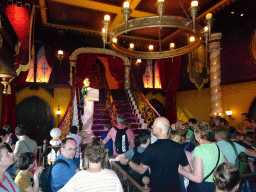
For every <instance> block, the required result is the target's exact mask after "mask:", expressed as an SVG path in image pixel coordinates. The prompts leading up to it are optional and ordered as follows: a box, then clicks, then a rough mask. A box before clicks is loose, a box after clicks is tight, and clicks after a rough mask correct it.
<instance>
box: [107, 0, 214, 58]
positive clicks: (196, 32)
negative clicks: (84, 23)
mask: <svg viewBox="0 0 256 192" xmlns="http://www.w3.org/2000/svg"><path fill="white" fill-rule="evenodd" d="M178 1H179V3H180V0H178ZM165 5H166V4H165V2H164V0H158V2H157V3H156V4H155V6H156V8H157V13H158V15H157V16H151V17H141V18H136V19H131V20H129V17H130V14H131V12H132V9H131V8H130V5H129V2H128V1H126V2H124V4H123V8H122V9H121V11H122V13H123V16H124V20H125V21H124V23H121V24H120V25H118V26H117V27H115V28H114V29H113V30H111V31H108V29H109V25H110V16H109V15H105V16H104V20H103V22H102V23H103V25H104V28H103V29H102V39H103V45H104V48H105V47H106V44H109V45H110V47H111V49H113V50H114V51H117V52H119V53H121V54H124V55H127V56H129V57H134V58H140V59H160V58H170V57H176V56H180V55H184V54H187V53H190V52H192V51H194V50H196V49H197V48H198V47H199V46H200V45H201V44H202V43H203V42H205V44H206V51H207V50H208V39H209V36H210V34H211V28H212V23H213V18H212V14H211V13H208V14H207V15H206V19H205V23H206V27H205V28H204V29H203V28H202V26H201V25H200V24H199V23H197V22H196V17H197V14H198V11H199V6H198V1H192V2H191V7H190V8H189V10H188V11H189V13H190V16H189V15H188V14H187V12H185V9H184V8H183V6H182V5H181V3H180V5H181V6H182V8H183V10H184V12H185V14H186V15H187V18H184V17H179V16H169V15H163V13H164V9H165ZM152 27H156V28H158V30H159V41H158V43H159V51H154V47H153V45H149V50H148V51H139V50H136V48H135V45H134V43H131V44H130V47H129V48H127V47H124V46H121V45H120V44H118V37H119V36H120V35H123V34H127V33H128V32H131V31H135V30H138V29H146V28H152ZM163 27H168V28H177V29H183V30H186V31H188V32H189V34H191V37H192V38H190V39H191V40H190V41H188V43H187V44H186V45H184V46H181V47H178V48H175V42H170V47H169V49H168V50H162V42H161V30H162V28H163Z"/></svg>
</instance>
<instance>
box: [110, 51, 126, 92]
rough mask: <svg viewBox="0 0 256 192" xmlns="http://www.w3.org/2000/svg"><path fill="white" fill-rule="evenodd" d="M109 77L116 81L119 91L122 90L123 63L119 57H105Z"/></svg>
mask: <svg viewBox="0 0 256 192" xmlns="http://www.w3.org/2000/svg"><path fill="white" fill-rule="evenodd" d="M107 58H108V66H109V70H110V73H111V75H112V76H113V77H114V78H115V80H116V81H118V84H119V89H123V88H124V61H123V60H122V59H121V58H119V57H113V56H111V55H107Z"/></svg>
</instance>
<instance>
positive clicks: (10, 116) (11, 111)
mask: <svg viewBox="0 0 256 192" xmlns="http://www.w3.org/2000/svg"><path fill="white" fill-rule="evenodd" d="M27 75H28V71H26V72H21V73H20V75H19V76H18V77H17V78H16V79H15V80H13V82H12V83H11V94H10V95H3V102H2V117H1V126H4V125H11V127H12V128H13V129H15V127H16V87H17V86H21V85H23V84H25V82H26V79H27Z"/></svg>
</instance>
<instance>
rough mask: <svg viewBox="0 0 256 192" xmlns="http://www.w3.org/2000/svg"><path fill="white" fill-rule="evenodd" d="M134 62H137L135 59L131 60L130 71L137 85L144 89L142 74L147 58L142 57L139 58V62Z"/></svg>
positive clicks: (144, 70)
mask: <svg viewBox="0 0 256 192" xmlns="http://www.w3.org/2000/svg"><path fill="white" fill-rule="evenodd" d="M136 62H137V59H133V60H132V64H131V72H132V74H133V76H134V78H135V80H136V82H137V85H138V86H139V88H140V89H141V90H142V89H144V83H143V75H144V74H145V72H146V67H147V60H145V59H143V60H141V63H136Z"/></svg>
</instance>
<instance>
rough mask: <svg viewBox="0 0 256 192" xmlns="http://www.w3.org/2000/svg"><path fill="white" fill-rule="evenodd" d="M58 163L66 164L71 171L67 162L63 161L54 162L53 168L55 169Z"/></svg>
mask: <svg viewBox="0 0 256 192" xmlns="http://www.w3.org/2000/svg"><path fill="white" fill-rule="evenodd" d="M58 163H64V164H65V165H67V166H68V168H69V169H70V166H69V164H68V163H67V162H66V161H64V160H63V159H58V160H56V161H55V162H54V164H53V165H52V167H54V166H55V165H57V164H58Z"/></svg>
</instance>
